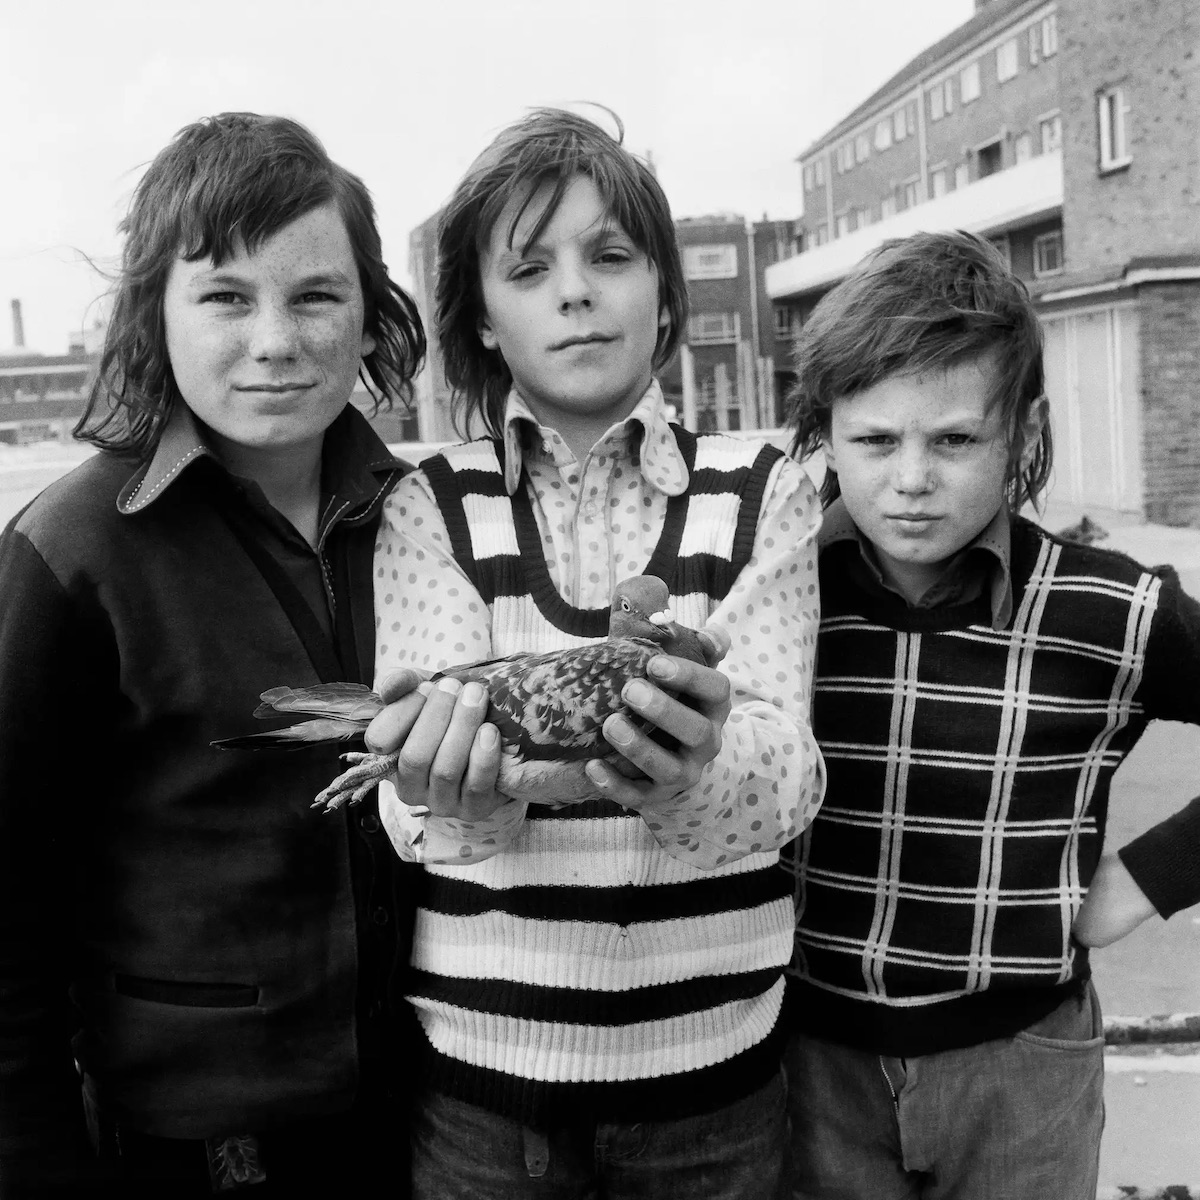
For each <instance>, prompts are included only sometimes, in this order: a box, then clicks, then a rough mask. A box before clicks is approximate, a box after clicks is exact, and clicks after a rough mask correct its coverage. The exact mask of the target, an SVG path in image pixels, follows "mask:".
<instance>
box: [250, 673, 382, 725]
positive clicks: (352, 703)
mask: <svg viewBox="0 0 1200 1200" xmlns="http://www.w3.org/2000/svg"><path fill="white" fill-rule="evenodd" d="M259 699H260V700H262V703H261V704H260V705H259V706H258V707H257V708H256V709H255V710H254V715H255V716H256V717H274V716H278V715H279V714H280V713H306V714H307V715H309V716H316V717H337V718H339V719H341V720H343V721H361V722H362V723H363V727H364V728H366V726H367V724H368V723H369V722H370V721H371V719H372V718H373V717H374V716H375V715H376V714H377V713H378V712H379V711H380V709H382V708H383V701H382V700H381V699H380V698H379V696H378V695H376V694H375V693H374V692H373V691H371V689H370V688H369V687H367V686H366V684H362V683H320V684H317V685H316V686H314V687H306V688H289V687H277V688H271V689H270V691H266V692H263V694H262V695H261V696H260V697H259Z"/></svg>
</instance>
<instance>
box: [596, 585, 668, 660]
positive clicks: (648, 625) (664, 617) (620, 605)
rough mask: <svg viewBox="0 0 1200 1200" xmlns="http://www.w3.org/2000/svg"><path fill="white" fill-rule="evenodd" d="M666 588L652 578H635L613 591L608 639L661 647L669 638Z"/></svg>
mask: <svg viewBox="0 0 1200 1200" xmlns="http://www.w3.org/2000/svg"><path fill="white" fill-rule="evenodd" d="M670 598H671V594H670V592H669V591H668V590H667V585H666V584H665V583H663V581H662V580H661V579H659V578H658V577H657V576H655V575H636V576H634V578H632V579H626V580H625V581H624V582H623V583H619V584H617V587H616V589H615V590H614V591H613V601H612V615H611V617H610V618H609V623H608V636H609V637H610V638H642V639H644V640H646V641H650V642H658V643H659V644H663V643H665V642H666V641H668V640H669V638H670V636H671V628H672V617H671V613H670V611H669V609H668V608H667V603H668V601H669V600H670Z"/></svg>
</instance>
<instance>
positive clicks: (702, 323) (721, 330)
mask: <svg viewBox="0 0 1200 1200" xmlns="http://www.w3.org/2000/svg"><path fill="white" fill-rule="evenodd" d="M737 325H738V323H737V313H732V312H699V313H692V315H691V316H690V317H688V329H687V340H688V343H689V345H692V346H724V345H730V344H732V343H736V342H737V332H738V330H737Z"/></svg>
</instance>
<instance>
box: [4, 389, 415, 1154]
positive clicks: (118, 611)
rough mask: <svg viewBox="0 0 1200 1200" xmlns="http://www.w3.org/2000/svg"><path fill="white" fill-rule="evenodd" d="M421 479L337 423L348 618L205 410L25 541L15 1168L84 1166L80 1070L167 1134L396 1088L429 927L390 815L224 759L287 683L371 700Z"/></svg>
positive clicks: (307, 758)
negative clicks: (387, 508) (201, 428)
mask: <svg viewBox="0 0 1200 1200" xmlns="http://www.w3.org/2000/svg"><path fill="white" fill-rule="evenodd" d="M402 473H403V465H402V464H401V463H399V462H397V461H396V460H395V459H393V458H392V456H391V455H390V454H389V453H388V452H387V449H386V447H384V446H383V444H382V443H381V442H380V441H379V439H378V438H377V437H376V436H375V434H374V433H373V432H372V431H371V430H370V428H369V426H367V424H366V422H365V421H364V420H363V418H362V417H361V416H360V415H359V414H358V413H357V412H355V411H354V410H353V409H350V408H348V409H347V410H346V412H345V413H343V415H342V416H341V417H339V418H338V420H337V421H336V422H335V423H334V425H333V426H332V427H331V429H330V431H329V433H328V434H327V437H326V442H325V474H326V480H325V484H326V488H325V490H326V491H327V493H328V501H329V502H328V504H327V505H325V507H324V513H323V517H322V540H321V543H320V546H319V549H320V560H321V567H322V571H321V574H323V577H324V582H325V587H326V588H327V590H328V593H329V597H330V602H331V603H330V605H329V611H330V612H332V614H333V620H332V622H331V621H330V620H329V617H328V616H327V615H324V614H322V615H320V616H318V615H317V614H315V613H314V610H313V606H312V604H311V603H310V601H311V589H310V594H309V599H308V600H306V599H305V592H304V588H303V587H297V586H296V582H295V578H294V573H293V574H292V575H289V572H288V571H287V570H286V569H284V568H281V567H280V565H279V562H278V561H277V559H276V558H274V557H272V555H271V554H270V553H268V552H266V551H265V550H264V548H263V545H264V541H267V542H268V543H269V539H264V537H263V532H262V526H261V525H258V526H256V524H255V522H256V521H260V520H261V512H260V513H256V511H255V510H256V507H257V508H258V509H259V510H261V509H262V508H263V506H264V504H265V502H264V501H262V499H261V494H260V495H259V498H258V503H257V505H256V504H255V503H254V497H253V496H252V495H250V494H248V492H247V489H246V487H245V486H244V485H242V484H240V483H239V482H238V481H236V480H234V479H233V478H232V477H230V476H229V475H228V474H227V473H226V472H225V471H224V470H223V469H222V468H221V467H220V466H219V465H218V464H217V462H216V461H215V460H214V459H213V458H211V456H209V455H208V454H207V452H206V451H205V450H204V449H203V445H202V443H200V442H199V439H198V438H197V437H196V434H195V429H194V426H192V425H191V423H190V420H188V419H187V414H186V411H185V413H184V417H183V423H182V428H181V426H180V424H179V422H178V421H177V420H176V418H173V419H172V424H171V426H170V427H169V428H168V431H167V435H165V436H164V439H163V442H162V444H160V447H159V450H158V452H157V453H156V455H155V457H154V458H153V459H152V461H151V462H150V463H149V464H148V465H147V466H142V467H139V466H138V464H137V463H136V462H135V461H133V460H131V459H128V458H122V457H120V456H117V455H113V454H108V453H99V454H97V455H96V456H95V457H93V458H91V459H90V460H88V461H87V462H85V463H84V464H83V465H81V466H80V467H78V468H77V469H76V470H74V471H72V472H71V473H70V474H69V475H68V476H66V477H65V478H63V479H62V480H60V481H58V482H57V483H55V484H53V485H52V486H51V487H49V488H48V489H47V490H46V491H45V492H43V493H42V494H41V496H39V497H38V498H37V499H36V500H35V501H34V502H33V503H32V504H31V505H29V506H28V507H27V508H26V509H25V510H24V511H23V512H21V513H20V514H18V516H17V517H16V518H15V519H14V521H13V522H12V523H11V524H10V525H9V527H8V528H7V529H6V530H5V532H4V534H3V536H2V539H0V598H2V603H0V1154H5V1155H7V1154H13V1153H40V1154H43V1155H44V1154H47V1153H53V1152H55V1149H56V1148H57V1147H64V1148H65V1147H68V1146H77V1145H78V1144H79V1139H80V1132H81V1129H82V1125H81V1117H80V1095H79V1084H78V1075H77V1072H76V1068H75V1065H74V1062H73V1061H72V1058H73V1057H74V1059H75V1060H77V1061H78V1063H79V1065H80V1067H81V1068H82V1071H83V1072H84V1074H85V1076H86V1080H87V1086H88V1088H89V1089H90V1091H91V1093H92V1095H93V1097H94V1098H95V1099H96V1100H97V1102H98V1103H99V1104H100V1105H101V1106H102V1107H103V1109H104V1110H105V1111H106V1112H108V1113H109V1114H112V1115H113V1116H114V1117H115V1119H116V1120H118V1121H119V1122H121V1123H123V1124H124V1125H126V1126H127V1127H128V1128H131V1129H136V1130H139V1131H141V1132H143V1133H148V1134H153V1135H158V1136H164V1137H173V1138H202V1137H208V1136H213V1135H224V1134H226V1133H229V1132H235V1131H239V1130H258V1129H265V1128H271V1127H272V1126H275V1125H278V1124H280V1123H281V1122H284V1121H286V1120H288V1119H289V1118H292V1117H299V1116H305V1115H313V1114H321V1113H328V1112H335V1111H338V1110H342V1109H345V1108H347V1107H348V1106H349V1105H350V1103H351V1102H352V1100H353V1098H354V1097H355V1095H356V1091H357V1090H358V1088H359V1086H360V1063H361V1062H363V1061H369V1062H371V1063H372V1064H379V1065H381V1066H382V1062H383V1059H384V1058H385V1057H386V1054H387V1046H386V1045H385V1042H386V1039H387V1037H388V1036H389V1034H388V1030H389V1027H390V1026H391V1025H392V1024H393V1022H392V1021H391V1019H390V1017H389V1014H388V1011H387V1009H388V1006H389V1001H388V996H387V990H388V989H387V985H388V983H389V978H390V976H391V974H392V969H393V966H394V960H395V958H396V956H397V954H399V955H400V956H401V961H402V960H403V958H406V957H407V943H406V942H405V944H404V945H403V946H400V945H399V944H398V943H399V941H400V938H398V930H397V925H398V924H399V927H400V933H401V937H403V938H406V937H407V926H408V920H409V918H408V917H407V916H405V917H403V918H402V919H401V920H400V921H399V922H398V921H397V917H398V910H406V909H407V905H406V904H405V902H404V899H403V896H402V886H403V878H402V876H401V875H400V872H401V871H403V870H404V869H405V868H404V866H403V864H400V863H398V862H396V861H395V859H394V856H393V855H392V853H391V850H390V847H389V846H388V844H387V840H386V837H385V836H384V835H383V834H382V833H381V832H379V828H378V820H377V819H376V818H375V816H374V813H373V811H369V810H373V805H371V806H366V809H367V810H364V809H358V810H351V811H350V812H349V813H348V814H346V813H343V814H339V815H338V816H335V817H332V818H331V817H327V816H323V815H320V814H318V813H315V812H313V811H310V809H309V802H310V801H311V799H312V797H313V796H314V795H315V794H316V792H317V791H319V790H320V789H321V788H322V787H323V786H324V785H325V784H326V783H327V782H328V781H329V779H330V778H331V777H332V775H334V774H336V773H337V771H338V769H339V762H338V758H337V754H338V750H337V748H330V747H314V748H309V749H305V750H301V751H296V752H292V753H287V754H285V753H279V752H266V753H258V754H251V753H239V752H233V751H222V750H218V749H214V748H212V747H211V746H210V745H209V743H210V742H211V741H212V740H214V739H216V738H221V737H228V736H230V735H234V734H239V733H245V732H252V731H253V730H254V729H255V728H256V727H257V728H261V726H258V723H257V722H255V721H253V719H252V718H251V713H252V712H253V710H254V708H255V706H256V703H257V700H258V695H259V693H260V692H262V691H263V690H265V689H266V688H268V687H272V686H275V685H277V684H290V685H305V684H311V683H315V682H318V681H321V680H333V679H347V680H361V681H368V682H369V681H370V679H371V675H372V670H373V660H374V619H373V601H372V592H371V586H370V578H371V576H370V571H371V558H372V553H373V546H374V539H375V529H376V526H377V524H378V519H379V511H380V508H381V506H382V502H383V499H384V497H385V496H386V494H387V492H388V491H389V490H390V489H391V487H392V486H393V485H394V483H395V481H396V480H397V479H398V478H399V477H400V475H401V474H402ZM250 490H251V491H253V485H250ZM268 515H270V514H268ZM311 577H312V578H320V575H317V574H315V573H313V574H312V575H311ZM352 582H353V584H354V586H351V583H352ZM331 635H332V636H331ZM367 944H369V948H370V952H369V953H368V954H362V953H361V951H362V950H363V948H364V945H367Z"/></svg>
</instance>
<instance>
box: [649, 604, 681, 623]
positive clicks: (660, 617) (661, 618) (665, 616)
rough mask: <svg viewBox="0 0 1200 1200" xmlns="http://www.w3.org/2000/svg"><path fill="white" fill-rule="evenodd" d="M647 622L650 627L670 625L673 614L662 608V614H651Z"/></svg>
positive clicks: (673, 618)
mask: <svg viewBox="0 0 1200 1200" xmlns="http://www.w3.org/2000/svg"><path fill="white" fill-rule="evenodd" d="M647 620H649V622H650V624H651V625H670V624H671V623H672V622H673V621H674V620H675V614H674V613H672V612H671V610H670V609H669V608H664V609H663V610H662V612H656V613H651V614H650V616H649V617H648V618H647Z"/></svg>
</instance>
